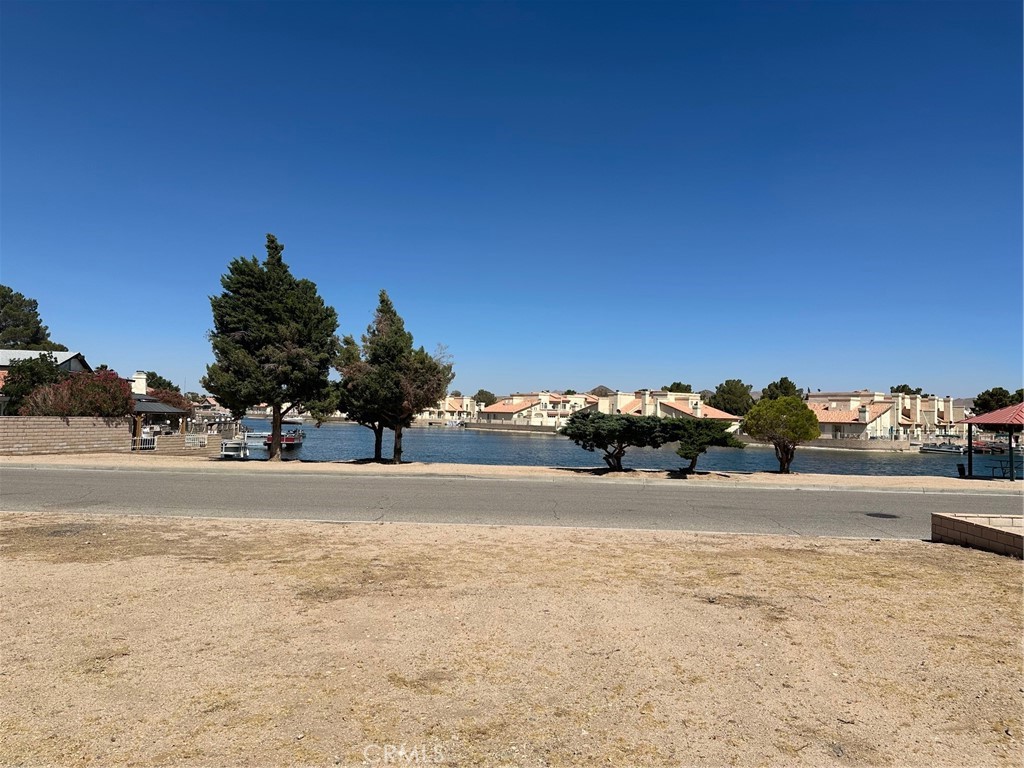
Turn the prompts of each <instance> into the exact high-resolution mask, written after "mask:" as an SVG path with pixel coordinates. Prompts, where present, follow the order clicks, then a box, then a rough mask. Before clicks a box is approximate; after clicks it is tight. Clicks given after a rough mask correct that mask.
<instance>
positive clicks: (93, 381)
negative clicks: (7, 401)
mask: <svg viewBox="0 0 1024 768" xmlns="http://www.w3.org/2000/svg"><path fill="white" fill-rule="evenodd" d="M133 409H134V401H133V399H132V388H131V385H130V384H129V383H128V382H127V381H125V380H124V379H122V378H121V377H120V376H118V375H117V374H116V373H115V372H114V371H101V372H100V373H86V372H84V371H82V372H79V373H72V374H70V375H69V376H67V377H66V378H64V379H62V380H61V381H58V382H57V383H56V384H47V385H46V386H43V387H39V388H38V389H36V390H35V391H34V392H33V393H32V394H31V395H29V396H28V397H27V398H26V399H25V402H24V404H23V405H22V406H21V409H20V410H19V413H20V414H21V415H22V416H63V417H70V416H101V417H105V418H114V417H119V416H127V415H129V414H130V413H131V412H132V411H133Z"/></svg>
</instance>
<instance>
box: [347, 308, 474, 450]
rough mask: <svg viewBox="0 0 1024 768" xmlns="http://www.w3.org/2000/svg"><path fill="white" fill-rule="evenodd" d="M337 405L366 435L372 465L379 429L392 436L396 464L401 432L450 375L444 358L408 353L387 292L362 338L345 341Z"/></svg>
mask: <svg viewBox="0 0 1024 768" xmlns="http://www.w3.org/2000/svg"><path fill="white" fill-rule="evenodd" d="M340 363H341V365H340V368H339V372H340V373H341V387H340V392H339V403H340V404H341V405H342V407H344V409H345V410H346V413H347V414H348V417H349V419H351V420H352V421H355V422H356V423H357V424H362V425H363V426H365V427H367V428H369V429H371V430H372V431H373V435H374V450H373V453H374V459H375V460H376V461H381V456H382V441H383V434H384V430H385V429H390V430H392V431H394V433H395V442H394V449H393V451H392V462H393V463H395V464H399V463H401V460H402V430H403V429H405V427H408V426H409V425H410V424H411V423H412V420H413V418H415V416H416V414H417V413H419V412H420V411H422V410H423V409H424V408H426V407H427V406H429V405H432V404H434V403H436V402H437V401H438V400H440V399H441V398H443V397H444V395H445V392H446V391H447V390H448V385H449V384H450V383H451V381H452V379H453V378H454V376H455V374H454V373H453V372H452V365H451V363H450V361H448V359H447V356H446V354H445V353H444V352H443V351H439V352H437V353H436V354H434V355H430V354H428V353H427V352H426V350H425V349H424V348H423V347H420V348H419V349H414V348H413V337H412V334H411V333H409V332H408V331H406V330H405V321H404V320H402V318H401V316H400V315H399V314H398V312H397V311H396V310H395V306H394V304H393V303H392V301H391V299H390V297H389V296H388V294H387V291H381V292H380V301H379V303H378V305H377V310H376V312H375V313H374V318H373V322H372V323H371V324H370V325H369V326H368V327H367V329H366V333H365V334H363V338H362V349H360V348H359V346H358V345H357V344H356V342H355V339H353V338H352V337H351V336H347V337H345V339H344V341H343V343H342V354H341V356H340Z"/></svg>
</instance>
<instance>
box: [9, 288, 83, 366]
mask: <svg viewBox="0 0 1024 768" xmlns="http://www.w3.org/2000/svg"><path fill="white" fill-rule="evenodd" d="M0 349H34V350H48V351H53V352H67V351H68V348H67V347H65V346H64V345H63V344H57V343H55V342H53V341H51V340H50V331H49V329H48V328H47V327H46V326H45V325H43V321H42V320H41V319H40V317H39V302H37V301H36V300H35V299H29V298H26V297H25V296H24V295H23V294H20V293H18V292H17V291H15V290H14V289H13V288H11V287H9V286H6V285H0Z"/></svg>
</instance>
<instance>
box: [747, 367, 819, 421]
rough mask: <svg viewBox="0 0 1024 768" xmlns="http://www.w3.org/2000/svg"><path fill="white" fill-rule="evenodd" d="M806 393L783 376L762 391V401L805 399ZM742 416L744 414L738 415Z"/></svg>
mask: <svg viewBox="0 0 1024 768" xmlns="http://www.w3.org/2000/svg"><path fill="white" fill-rule="evenodd" d="M803 396H804V391H803V390H802V389H797V386H796V384H794V383H793V382H792V381H790V380H789V377H788V376H783V377H782V378H781V379H779V380H778V381H773V382H772V383H771V384H769V385H768V386H767V387H765V388H764V389H763V390H761V399H762V400H778V399H779V398H780V397H803ZM737 415H742V414H737Z"/></svg>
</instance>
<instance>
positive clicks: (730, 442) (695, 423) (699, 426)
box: [668, 418, 743, 474]
mask: <svg viewBox="0 0 1024 768" xmlns="http://www.w3.org/2000/svg"><path fill="white" fill-rule="evenodd" d="M668 421H672V422H675V423H674V424H673V425H672V426H671V427H670V429H671V432H670V437H671V438H672V439H671V441H670V442H678V443H679V445H678V446H676V454H677V455H678V456H679V458H681V459H686V460H687V461H689V462H690V464H689V466H688V467H685V468H684V469H683V473H684V474H689V473H691V472H693V471H694V470H695V469H696V468H697V459H699V458H700V455H701V454H702V453H707V450H708V448H711V447H712V446H719V447H722V448H742V447H743V443H741V442H740V441H739V440H737V439H736V438H735V437H733V435H732V433H730V432H729V426H730V425H729V422H727V421H716V420H715V419H690V418H685V419H670V420H668Z"/></svg>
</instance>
